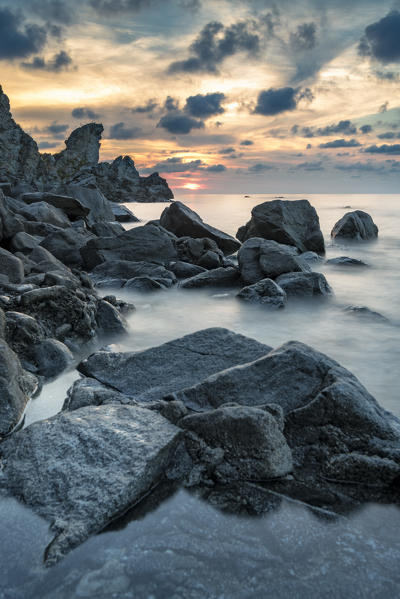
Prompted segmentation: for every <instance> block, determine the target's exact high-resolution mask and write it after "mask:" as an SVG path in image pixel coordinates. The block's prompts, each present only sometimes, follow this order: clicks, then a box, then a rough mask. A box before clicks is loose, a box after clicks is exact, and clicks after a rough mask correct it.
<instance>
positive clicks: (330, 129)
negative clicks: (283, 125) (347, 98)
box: [291, 120, 357, 137]
mask: <svg viewBox="0 0 400 599" xmlns="http://www.w3.org/2000/svg"><path fill="white" fill-rule="evenodd" d="M291 132H292V133H293V134H294V135H296V134H298V135H301V136H302V137H318V136H320V137H329V136H330V135H338V134H340V133H341V134H342V135H355V134H356V133H357V127H356V125H354V123H352V122H351V121H349V120H344V121H339V122H338V123H334V124H332V125H327V126H326V127H318V128H317V129H316V128H315V127H302V128H301V129H300V128H299V126H298V125H294V126H293V127H292V129H291Z"/></svg>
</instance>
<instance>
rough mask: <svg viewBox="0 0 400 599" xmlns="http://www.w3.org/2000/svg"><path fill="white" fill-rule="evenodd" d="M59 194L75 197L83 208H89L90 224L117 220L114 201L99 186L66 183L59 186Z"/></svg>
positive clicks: (87, 217)
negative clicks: (113, 208) (109, 199)
mask: <svg viewBox="0 0 400 599" xmlns="http://www.w3.org/2000/svg"><path fill="white" fill-rule="evenodd" d="M57 194H59V195H66V196H70V197H73V198H74V199H75V200H76V201H77V202H78V203H79V204H81V206H82V207H83V209H86V210H88V211H89V212H88V214H87V215H86V216H85V221H86V222H87V224H88V225H89V226H93V225H94V224H95V223H97V222H103V221H106V222H112V221H115V216H114V214H113V210H112V203H111V202H109V201H108V199H107V198H106V197H105V196H104V195H103V194H102V192H101V191H100V190H99V189H97V188H92V187H86V186H84V185H77V184H65V185H61V186H59V187H58V188H57Z"/></svg>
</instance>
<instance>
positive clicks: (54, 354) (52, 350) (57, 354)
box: [33, 339, 74, 378]
mask: <svg viewBox="0 0 400 599" xmlns="http://www.w3.org/2000/svg"><path fill="white" fill-rule="evenodd" d="M33 356H34V361H35V363H36V365H37V373H38V374H40V375H42V376H44V377H46V378H53V377H56V376H58V375H59V374H61V373H62V372H63V371H64V370H66V369H67V368H69V367H70V366H71V365H72V364H73V361H74V356H73V355H72V353H71V351H70V350H69V349H68V347H66V345H64V343H62V342H61V341H58V340H57V339H44V340H43V341H41V342H40V343H38V344H37V345H36V346H35V347H34V349H33Z"/></svg>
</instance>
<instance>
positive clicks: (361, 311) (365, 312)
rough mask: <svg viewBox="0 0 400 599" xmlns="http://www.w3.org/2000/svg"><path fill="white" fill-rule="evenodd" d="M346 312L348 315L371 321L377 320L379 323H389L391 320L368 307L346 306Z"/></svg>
mask: <svg viewBox="0 0 400 599" xmlns="http://www.w3.org/2000/svg"><path fill="white" fill-rule="evenodd" d="M344 311H345V312H346V313H348V314H354V315H355V316H359V317H360V318H366V319H370V320H375V321H377V322H382V323H385V322H386V323H389V322H390V320H389V319H388V318H386V316H383V314H381V313H380V312H375V310H371V309H370V308H368V307H367V306H346V307H345V308H344Z"/></svg>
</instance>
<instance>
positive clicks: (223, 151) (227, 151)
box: [218, 148, 235, 154]
mask: <svg viewBox="0 0 400 599" xmlns="http://www.w3.org/2000/svg"><path fill="white" fill-rule="evenodd" d="M234 153H235V148H222V149H221V150H218V154H234Z"/></svg>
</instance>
